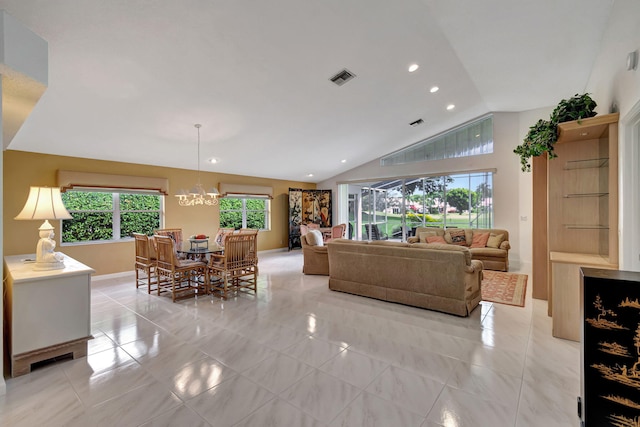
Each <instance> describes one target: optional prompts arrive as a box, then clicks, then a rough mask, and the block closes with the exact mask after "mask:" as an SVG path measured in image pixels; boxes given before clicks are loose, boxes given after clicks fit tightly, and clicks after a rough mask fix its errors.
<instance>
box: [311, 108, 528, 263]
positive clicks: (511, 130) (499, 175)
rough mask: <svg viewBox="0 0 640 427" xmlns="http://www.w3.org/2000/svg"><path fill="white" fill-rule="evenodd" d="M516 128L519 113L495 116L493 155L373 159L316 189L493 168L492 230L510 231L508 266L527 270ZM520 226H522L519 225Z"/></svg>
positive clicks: (518, 139)
mask: <svg viewBox="0 0 640 427" xmlns="http://www.w3.org/2000/svg"><path fill="white" fill-rule="evenodd" d="M519 126H520V122H519V114H518V113H494V114H493V129H494V130H493V132H494V133H493V141H494V142H493V153H492V154H484V155H480V156H471V157H460V158H455V159H444V160H433V161H425V162H417V163H410V164H405V165H394V166H380V159H376V160H374V161H372V162H369V163H366V164H364V165H362V166H359V167H357V168H354V169H351V170H349V171H347V172H345V173H343V174H341V175H338V176H335V177H333V178H331V179H329V180H326V181H323V182H320V183H318V188H327V189H333V190H334V194H337V191H336V190H337V185H338V184H339V183H344V182H349V181H358V180H379V179H384V178H396V177H403V176H419V175H421V174H425V175H428V174H453V173H456V172H461V173H462V172H471V171H476V170H488V169H496V173H495V175H494V177H493V194H494V195H493V200H494V203H495V205H494V218H493V223H494V227H495V228H504V229H507V230H509V239H510V242H511V248H512V249H511V251H510V252H509V263H510V265H511V266H512V267H513V268H514V269H515V268H523V269H527V268H530V265H531V259H530V256H531V250H530V249H529V247H528V246H530V245H531V240H530V239H531V237H530V236H531V233H530V232H528V233H527V230H530V228H531V225H530V222H529V216H528V214H526V213H525V214H520V211H519V209H520V207H519V205H520V201H519V199H520V198H521V197H529V196H530V193H531V190H530V188H528V189H526V192H525V194H521V193H522V191H523V189H522V184H521V180H525V182H526V179H527V177H523V176H522V175H523V173H522V172H520V160H519V159H518V156H516V155H515V154H514V153H513V149H514V148H515V147H516V146H517V145H518V144H520V143H521V141H522V135H521V131H520V127H519ZM525 185H526V184H525ZM334 200H335V202H334V204H333V205H334V206H337V205H338V203H337V200H336V199H335V198H334ZM333 215H334V216H335V215H337V213H336V212H335V211H334V212H333ZM521 224H525V225H524V226H521ZM521 233H523V235H521ZM523 246H524V247H523ZM527 257H529V258H527Z"/></svg>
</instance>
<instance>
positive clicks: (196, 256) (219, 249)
mask: <svg viewBox="0 0 640 427" xmlns="http://www.w3.org/2000/svg"><path fill="white" fill-rule="evenodd" d="M223 252H224V247H223V246H220V245H219V244H217V243H216V242H209V240H208V239H196V240H192V239H189V240H187V241H185V242H183V243H182V247H181V248H180V249H178V253H179V254H183V255H184V256H185V258H187V259H192V260H196V261H202V262H207V255H210V254H220V253H223Z"/></svg>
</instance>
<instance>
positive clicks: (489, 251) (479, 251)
mask: <svg viewBox="0 0 640 427" xmlns="http://www.w3.org/2000/svg"><path fill="white" fill-rule="evenodd" d="M469 250H470V251H471V254H472V255H473V257H474V258H475V257H495V258H505V257H506V256H507V251H505V250H504V249H495V248H471V249H469Z"/></svg>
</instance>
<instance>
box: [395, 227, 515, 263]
mask: <svg viewBox="0 0 640 427" xmlns="http://www.w3.org/2000/svg"><path fill="white" fill-rule="evenodd" d="M456 231H458V232H463V233H464V236H465V237H464V241H459V242H453V241H452V240H451V234H452V233H455V232H456ZM426 234H428V235H435V236H438V237H441V238H442V239H444V242H441V243H445V242H446V243H447V244H456V243H457V244H459V245H460V246H463V247H466V248H469V250H470V252H471V259H475V260H478V261H482V264H483V266H484V269H485V270H498V271H509V249H511V244H510V243H509V232H508V231H507V230H503V229H500V228H474V229H459V228H448V229H446V230H445V229H442V228H436V227H418V228H416V231H415V236H413V237H409V238H408V239H407V242H409V243H427V240H426V239H428V238H429V237H428V236H426ZM480 235H485V236H484V237H487V236H488V237H489V239H487V240H486V241H484V243H483V239H478V237H480ZM478 242H479V243H478ZM474 243H476V244H474Z"/></svg>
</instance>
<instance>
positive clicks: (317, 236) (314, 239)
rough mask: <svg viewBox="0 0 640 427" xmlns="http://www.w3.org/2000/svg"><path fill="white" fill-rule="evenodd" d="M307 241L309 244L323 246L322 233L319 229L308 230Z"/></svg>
mask: <svg viewBox="0 0 640 427" xmlns="http://www.w3.org/2000/svg"><path fill="white" fill-rule="evenodd" d="M306 236H307V243H309V245H311V246H324V240H323V239H322V233H321V232H320V230H309V232H308V233H307V234H306Z"/></svg>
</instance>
